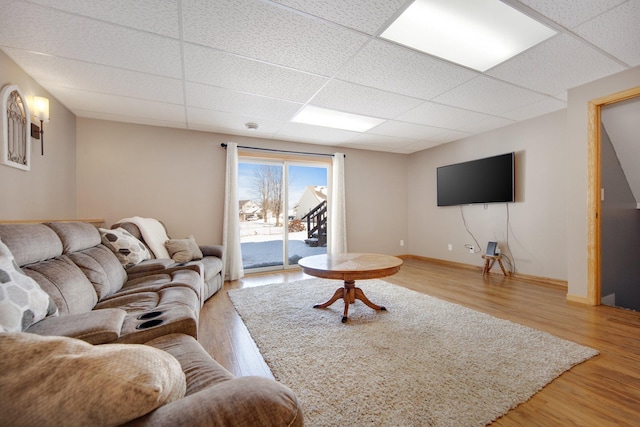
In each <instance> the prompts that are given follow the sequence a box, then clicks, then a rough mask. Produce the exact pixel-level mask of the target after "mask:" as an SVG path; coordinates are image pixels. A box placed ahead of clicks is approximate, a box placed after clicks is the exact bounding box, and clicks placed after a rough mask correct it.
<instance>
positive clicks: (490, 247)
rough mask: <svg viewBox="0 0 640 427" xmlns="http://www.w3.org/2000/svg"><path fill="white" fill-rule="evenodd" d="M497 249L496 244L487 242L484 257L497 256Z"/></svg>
mask: <svg viewBox="0 0 640 427" xmlns="http://www.w3.org/2000/svg"><path fill="white" fill-rule="evenodd" d="M497 248H498V242H489V243H488V244H487V251H486V252H485V255H487V256H496V255H498V253H497V252H496V250H497Z"/></svg>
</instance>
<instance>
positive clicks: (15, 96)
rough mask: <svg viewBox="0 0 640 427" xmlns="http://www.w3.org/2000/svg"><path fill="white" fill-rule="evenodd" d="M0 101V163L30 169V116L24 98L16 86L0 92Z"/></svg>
mask: <svg viewBox="0 0 640 427" xmlns="http://www.w3.org/2000/svg"><path fill="white" fill-rule="evenodd" d="M0 99H1V100H2V121H1V122H0V131H2V153H1V154H2V158H1V159H0V163H2V164H3V165H7V166H11V167H14V168H18V169H22V170H26V171H28V170H30V169H31V136H30V132H31V131H30V130H31V115H30V114H29V107H28V106H27V102H26V99H25V97H24V96H23V95H22V92H21V91H20V88H18V86H16V85H7V86H5V87H3V88H2V91H1V92H0Z"/></svg>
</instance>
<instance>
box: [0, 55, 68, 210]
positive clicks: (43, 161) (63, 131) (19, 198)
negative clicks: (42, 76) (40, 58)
mask: <svg viewBox="0 0 640 427" xmlns="http://www.w3.org/2000/svg"><path fill="white" fill-rule="evenodd" d="M6 85H18V87H19V88H20V91H21V92H22V95H23V96H24V97H25V98H26V100H27V102H29V101H30V98H31V97H33V96H44V97H47V98H49V112H50V115H51V121H50V122H49V123H46V124H45V125H44V142H45V147H44V152H45V155H44V156H41V155H40V140H36V139H32V140H31V170H29V171H23V170H21V169H16V168H13V167H10V166H7V165H2V164H0V220H18V219H19V220H23V219H66V218H76V215H77V211H76V118H75V116H74V115H73V114H72V113H71V112H70V111H69V110H67V109H66V108H65V107H64V106H63V105H62V104H60V103H59V102H58V101H56V99H55V98H53V97H52V96H51V94H49V93H48V92H46V91H45V90H44V89H42V87H41V86H40V85H38V84H37V83H36V82H35V80H33V79H32V78H31V77H30V76H29V75H27V74H26V73H25V72H24V71H23V70H22V69H21V68H19V67H18V66H17V65H16V64H15V63H14V62H13V61H12V60H11V59H10V58H9V57H8V56H6V55H5V53H4V52H2V51H0V88H2V87H4V86H6Z"/></svg>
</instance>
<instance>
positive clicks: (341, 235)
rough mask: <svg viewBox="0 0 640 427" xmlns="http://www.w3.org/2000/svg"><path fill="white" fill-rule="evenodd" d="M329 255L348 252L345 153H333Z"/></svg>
mask: <svg viewBox="0 0 640 427" xmlns="http://www.w3.org/2000/svg"><path fill="white" fill-rule="evenodd" d="M329 205H330V215H329V248H328V249H329V250H328V254H329V255H339V254H342V253H346V252H347V216H346V210H345V195H344V154H342V153H335V154H334V155H333V167H332V186H331V196H330V200H329Z"/></svg>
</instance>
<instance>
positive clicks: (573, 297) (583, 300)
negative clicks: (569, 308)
mask: <svg viewBox="0 0 640 427" xmlns="http://www.w3.org/2000/svg"><path fill="white" fill-rule="evenodd" d="M567 301H571V302H577V303H579V304H586V305H591V304H590V303H589V299H588V298H587V297H581V296H579V295H571V294H567Z"/></svg>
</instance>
